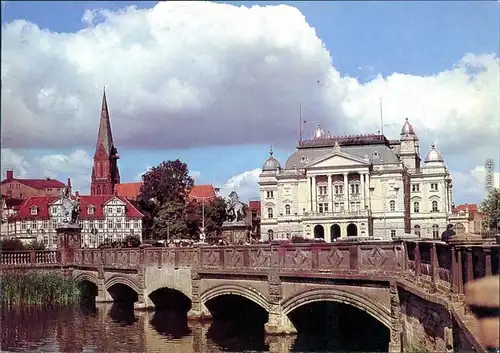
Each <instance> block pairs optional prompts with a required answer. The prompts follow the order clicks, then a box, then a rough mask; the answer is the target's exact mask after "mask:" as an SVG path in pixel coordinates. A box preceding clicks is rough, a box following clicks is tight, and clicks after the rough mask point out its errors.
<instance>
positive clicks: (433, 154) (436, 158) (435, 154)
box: [424, 144, 444, 163]
mask: <svg viewBox="0 0 500 353" xmlns="http://www.w3.org/2000/svg"><path fill="white" fill-rule="evenodd" d="M424 162H425V163H429V162H444V158H443V155H442V154H441V152H439V151H438V150H437V149H436V145H435V144H432V145H431V149H430V150H429V152H427V153H426V155H425V157H424Z"/></svg>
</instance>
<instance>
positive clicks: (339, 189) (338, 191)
mask: <svg viewBox="0 0 500 353" xmlns="http://www.w3.org/2000/svg"><path fill="white" fill-rule="evenodd" d="M343 193H344V187H343V186H342V185H335V194H336V195H342V194H343Z"/></svg>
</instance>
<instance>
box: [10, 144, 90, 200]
mask: <svg viewBox="0 0 500 353" xmlns="http://www.w3.org/2000/svg"><path fill="white" fill-rule="evenodd" d="M1 152H2V160H1V173H2V179H3V178H5V174H6V171H7V170H13V171H14V177H20V178H36V179H39V178H45V177H47V178H57V179H58V180H60V181H62V182H63V183H66V181H67V178H68V177H69V178H71V184H72V186H73V189H74V190H79V191H80V192H82V193H87V192H88V189H89V184H90V171H91V170H92V164H93V162H92V157H91V156H89V155H88V154H87V152H85V151H83V150H74V151H72V152H71V153H70V154H68V155H65V154H60V153H56V154H47V155H44V156H42V157H36V158H31V159H27V158H25V157H23V155H22V154H21V153H19V152H16V151H14V150H11V149H6V148H3V149H2V150H1Z"/></svg>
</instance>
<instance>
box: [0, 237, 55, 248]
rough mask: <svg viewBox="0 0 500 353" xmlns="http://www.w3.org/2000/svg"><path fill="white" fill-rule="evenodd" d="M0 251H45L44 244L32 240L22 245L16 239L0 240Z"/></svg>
mask: <svg viewBox="0 0 500 353" xmlns="http://www.w3.org/2000/svg"><path fill="white" fill-rule="evenodd" d="M0 249H2V251H22V250H45V249H46V248H45V244H44V243H43V242H41V241H38V240H33V241H32V242H30V243H28V244H24V243H23V242H22V241H21V240H19V239H17V238H12V239H4V240H0Z"/></svg>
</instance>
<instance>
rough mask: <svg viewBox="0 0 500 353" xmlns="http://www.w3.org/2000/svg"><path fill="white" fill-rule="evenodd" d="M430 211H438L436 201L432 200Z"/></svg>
mask: <svg viewBox="0 0 500 353" xmlns="http://www.w3.org/2000/svg"><path fill="white" fill-rule="evenodd" d="M432 212H439V209H438V202H437V201H432Z"/></svg>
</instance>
